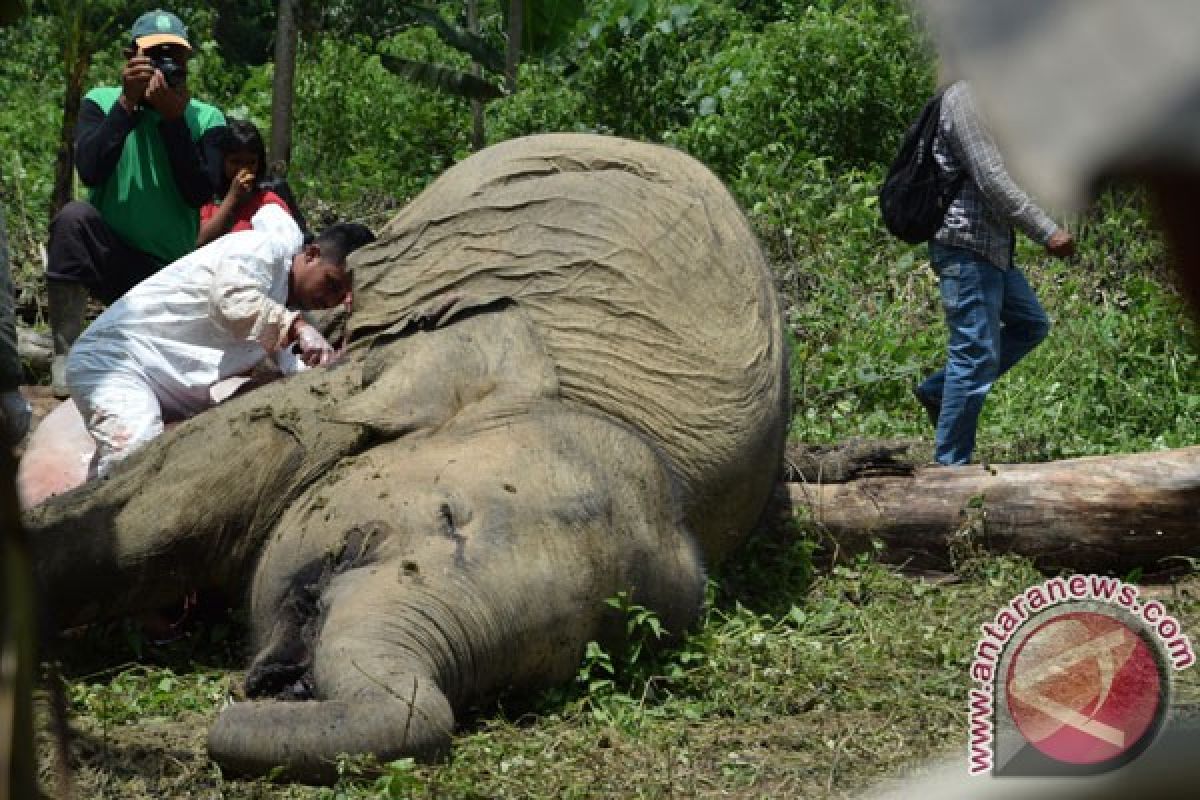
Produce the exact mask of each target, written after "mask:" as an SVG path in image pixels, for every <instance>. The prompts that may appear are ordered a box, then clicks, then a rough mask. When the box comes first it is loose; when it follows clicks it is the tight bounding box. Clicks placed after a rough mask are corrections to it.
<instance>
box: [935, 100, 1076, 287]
mask: <svg viewBox="0 0 1200 800" xmlns="http://www.w3.org/2000/svg"><path fill="white" fill-rule="evenodd" d="M933 157H934V159H936V160H937V163H938V166H939V167H940V168H941V169H942V170H944V171H945V172H947V173H949V174H951V175H958V174H959V173H961V172H964V171H965V172H966V180H964V181H963V183H962V188H961V189H960V190H959V192H958V196H957V197H955V198H954V202H953V203H951V204H950V208H949V209H947V210H946V219H945V221H944V222H943V223H942V227H941V228H939V229H938V232H937V233H936V234H934V237H933V241H935V242H937V243H938V244H944V245H950V246H952V247H965V248H966V249H968V250H971V251H973V252H976V253H978V254H979V255H981V256H983V257H984V258H986V259H987V260H988V261H990V262H991V263H992V264H995V265H996V266H997V267H999V268H1000V269H1008V268H1009V267H1010V266H1012V259H1013V244H1014V238H1015V237H1014V234H1013V227H1014V226H1015V227H1017V228H1020V229H1021V231H1022V232H1023V233H1024V234H1025V235H1026V236H1028V237H1029V238H1030V239H1033V240H1034V241H1035V242H1037V243H1038V244H1045V243H1046V240H1047V239H1049V238H1050V236H1051V235H1052V234H1053V233H1054V232H1055V231H1056V230H1058V225H1056V224H1055V222H1054V220H1052V219H1050V217H1049V216H1048V215H1047V214H1046V212H1044V211H1042V209H1040V208H1038V207H1037V205H1035V204H1034V202H1033V201H1032V200H1030V199H1029V196H1028V195H1026V194H1025V192H1023V191H1022V190H1021V188H1020V187H1019V186H1017V185H1016V184H1015V183H1013V180H1012V178H1010V177H1009V176H1008V172H1007V171H1005V169H1004V160H1003V159H1002V158H1001V156H1000V151H999V150H997V149H996V144H995V143H994V142H993V141H992V137H991V135H990V134H989V133H988V132H987V130H986V129H985V128H984V127H983V122H982V120H981V119H980V117H979V112H978V111H976V110H975V101H974V100H973V99H972V98H971V92H970V89H969V88H968V87H967V84H966V82H965V81H959V82H958V83H955V84H953V85H951V86H950V88H949V89H947V90H946V93H945V94H944V95H943V96H942V109H941V119H940V120H939V131H938V136H937V137H935V139H934V142H933Z"/></svg>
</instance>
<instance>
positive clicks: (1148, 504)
mask: <svg viewBox="0 0 1200 800" xmlns="http://www.w3.org/2000/svg"><path fill="white" fill-rule="evenodd" d="M859 449H860V450H862V449H863V448H862V447H861V446H859ZM835 450H837V448H835ZM873 452H874V454H875V455H876V456H878V455H879V454H880V453H883V454H884V456H885V458H884V459H882V461H881V460H880V459H879V458H875V459H874V460H873V461H872V460H871V459H869V458H868V459H857V460H856V457H849V458H847V457H845V456H844V455H843V456H841V457H838V458H834V459H833V466H831V467H827V468H826V469H825V470H824V471H825V473H826V476H825V477H824V478H823V480H822V479H818V478H817V474H816V473H818V472H820V471H822V470H821V469H820V468H819V466H818V468H817V469H813V468H812V465H811V464H810V465H808V468H805V469H802V470H800V472H803V473H804V475H801V476H794V477H799V478H800V479H799V480H793V481H791V482H788V483H786V484H782V485H781V487H780V489H779V492H780V496H778V497H777V500H778V501H779V502H780V503H782V504H784V505H790V507H791V509H792V510H793V511H799V510H803V511H805V512H807V513H806V515H805V516H807V517H809V518H811V519H812V520H813V521H814V522H816V523H817V524H818V525H819V526H820V528H821V529H822V531H823V532H825V533H826V534H827V535H828V536H829V537H830V538H831V539H832V541H833V547H834V549H835V550H838V551H840V552H841V553H843V554H844V553H853V552H861V551H865V550H869V549H872V548H876V547H878V546H879V545H880V544H881V545H882V550H881V554H880V557H881V558H882V559H883V560H885V561H887V562H889V563H904V564H909V565H911V566H913V567H919V568H928V569H938V570H952V569H955V568H956V566H957V565H958V564H959V563H961V561H962V560H963V559H964V558H968V557H970V556H971V555H973V554H977V553H1016V554H1019V555H1023V556H1028V557H1029V558H1031V559H1032V560H1033V562H1034V563H1035V564H1036V565H1037V566H1038V567H1040V568H1042V569H1045V570H1058V569H1064V568H1065V569H1071V570H1076V571H1089V572H1094V571H1100V572H1110V571H1117V572H1125V571H1129V570H1133V569H1139V568H1140V569H1142V570H1144V571H1146V572H1148V573H1153V572H1160V571H1166V570H1170V569H1172V568H1173V567H1176V568H1177V567H1179V566H1182V565H1183V563H1184V562H1183V561H1182V560H1181V557H1182V559H1184V560H1186V559H1187V558H1193V557H1195V558H1200V447H1187V448H1182V449H1178V450H1168V451H1163V452H1156V453H1136V454H1132V455H1119V456H1100V457H1089V458H1077V459H1070V460H1064V461H1052V462H1047V463H1042V464H997V465H992V466H977V465H973V466H965V467H935V466H927V467H921V468H913V467H912V466H911V465H908V466H907V467H906V466H905V465H903V464H900V463H899V462H897V461H895V460H894V458H893V456H894V455H895V452H896V451H895V449H892V450H890V451H889V450H888V449H887V448H883V449H882V450H881V449H879V448H876V449H875V450H874V451H873ZM860 455H861V454H860ZM848 465H849V466H848ZM881 473H882V474H881ZM889 473H890V474H889ZM906 473H907V474H906ZM829 476H832V479H834V480H842V479H844V480H845V482H843V483H831V482H828V481H829V480H830V477H829ZM873 542H875V543H876V544H873Z"/></svg>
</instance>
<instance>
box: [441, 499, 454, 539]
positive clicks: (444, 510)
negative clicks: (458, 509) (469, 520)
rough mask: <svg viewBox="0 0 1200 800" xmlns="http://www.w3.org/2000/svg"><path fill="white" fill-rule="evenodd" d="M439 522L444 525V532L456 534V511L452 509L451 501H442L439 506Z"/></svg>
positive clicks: (449, 534)
mask: <svg viewBox="0 0 1200 800" xmlns="http://www.w3.org/2000/svg"><path fill="white" fill-rule="evenodd" d="M438 523H439V524H440V525H441V526H442V533H444V534H446V535H448V536H453V535H454V512H453V511H452V510H451V509H450V504H449V503H442V504H441V505H440V506H438Z"/></svg>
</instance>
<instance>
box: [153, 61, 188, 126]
mask: <svg viewBox="0 0 1200 800" xmlns="http://www.w3.org/2000/svg"><path fill="white" fill-rule="evenodd" d="M190 97H191V95H190V94H189V93H188V89H187V86H186V85H183V86H180V87H179V88H178V89H172V88H171V87H170V86H168V85H167V79H166V78H164V77H163V74H162V72H161V71H159V70H157V69H155V70H154V77H152V78H151V79H150V82H149V83H148V84H147V85H146V93H145V98H146V103H147V104H148V105H150V106H151V107H152V108H153V109H154V110H155V111H157V112H158V113H159V114H161V115H162V118H163V119H179V118H180V117H182V116H183V111H184V109H186V108H187V104H188V99H189V98H190Z"/></svg>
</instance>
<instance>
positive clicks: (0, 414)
mask: <svg viewBox="0 0 1200 800" xmlns="http://www.w3.org/2000/svg"><path fill="white" fill-rule="evenodd" d="M31 419H33V407H32V406H30V405H29V401H27V400H26V399H25V398H24V397H23V396H22V395H21V393H20V392H18V391H17V390H16V389H12V390H11V391H7V392H0V437H3V440H4V441H5V442H7V443H8V444H10V445H12V446H14V447H15V446H16V445H18V444H20V442H21V440H22V439H24V438H25V434H27V433H29V422H30V420H31Z"/></svg>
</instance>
